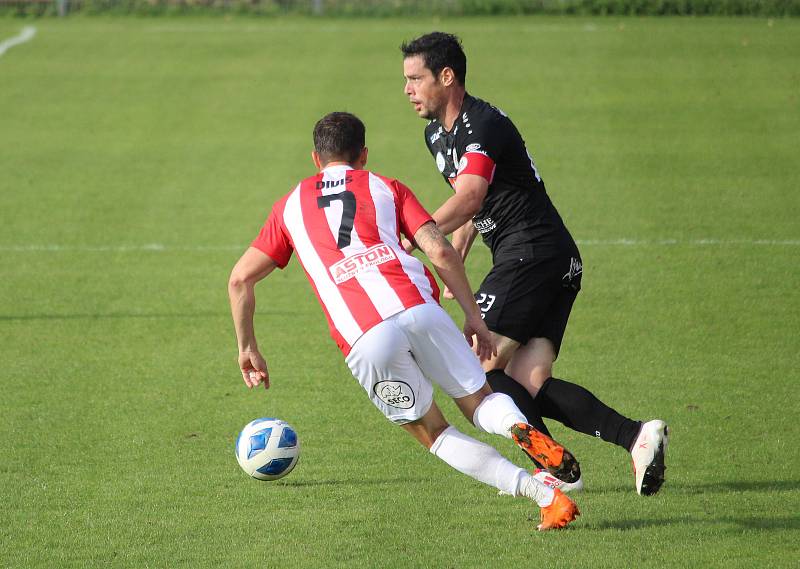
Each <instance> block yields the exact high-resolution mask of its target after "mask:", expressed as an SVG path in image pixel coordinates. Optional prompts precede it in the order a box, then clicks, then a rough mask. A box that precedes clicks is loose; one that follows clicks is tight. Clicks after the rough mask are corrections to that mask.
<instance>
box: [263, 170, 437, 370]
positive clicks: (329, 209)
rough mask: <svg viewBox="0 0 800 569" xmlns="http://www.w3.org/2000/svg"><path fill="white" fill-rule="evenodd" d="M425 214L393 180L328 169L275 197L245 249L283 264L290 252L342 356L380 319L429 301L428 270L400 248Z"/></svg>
mask: <svg viewBox="0 0 800 569" xmlns="http://www.w3.org/2000/svg"><path fill="white" fill-rule="evenodd" d="M428 221H432V218H431V216H430V215H429V214H428V212H427V211H425V208H423V207H422V205H421V204H420V203H419V201H418V200H417V198H416V197H415V196H414V194H412V193H411V190H409V189H408V188H407V187H406V186H404V185H403V184H401V183H400V182H398V181H397V180H393V179H389V178H384V177H383V176H379V175H377V174H374V173H372V172H369V171H367V170H354V169H352V168H351V167H349V166H330V167H328V168H325V169H324V170H323V171H322V172H320V173H319V174H317V175H316V176H312V177H310V178H306V179H305V180H303V181H302V182H300V183H299V184H298V185H297V187H295V189H294V190H292V191H291V192H289V193H288V194H287V195H285V196H284V197H283V198H281V199H280V200H278V202H276V203H275V205H274V206H273V208H272V212H271V213H270V215H269V218H268V219H267V221H266V223H265V224H264V227H263V228H262V229H261V232H260V233H259V235H258V237H257V238H256V239H255V240H254V241H253V243H252V246H253V247H255V248H257V249H259V250H261V251H263V252H264V253H266V254H267V255H269V257H270V258H272V259H273V260H274V261H275V262H276V263H277V264H278V266H279V267H281V268H283V267H285V266H286V265H287V263H288V262H289V259H290V258H291V256H292V252H293V251H295V252H297V257H298V259H299V260H300V264H301V265H302V266H303V269H304V270H305V272H306V275H307V276H308V279H309V281H310V282H311V285H312V287H313V288H314V292H315V293H316V295H317V298H318V299H319V302H320V304H321V305H322V309H323V310H324V312H325V316H326V317H327V319H328V326H329V327H330V331H331V336H333V339H334V340H335V341H336V344H337V345H338V346H339V348H340V349H341V350H342V352H344V354H345V355H347V354H348V353H350V349H351V348H352V346H353V344H355V342H356V340H358V339H359V338H360V337H361V335H362V334H364V333H365V332H366V331H367V330H369V329H370V328H372V327H373V326H375V325H376V324H379V323H380V322H382V321H383V320H384V319H386V318H388V317H390V316H392V315H394V314H397V313H398V312H401V311H403V310H406V309H407V308H411V307H412V306H416V305H418V304H423V303H429V302H430V303H436V302H438V298H439V288H438V286H437V285H436V281H435V280H434V278H433V276H432V275H431V274H430V271H428V269H427V268H426V267H425V265H423V264H422V263H421V262H420V261H419V259H417V258H415V257H413V256H411V255H409V254H407V253H406V252H405V251H404V250H403V247H402V246H401V245H400V234H401V233H402V234H403V235H405V236H406V237H407V238H409V239H411V238H413V235H414V233H415V232H416V231H417V229H419V228H420V227H421V226H422V225H423V224H424V223H427V222H428Z"/></svg>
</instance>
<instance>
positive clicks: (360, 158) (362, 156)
mask: <svg viewBox="0 0 800 569" xmlns="http://www.w3.org/2000/svg"><path fill="white" fill-rule="evenodd" d="M367 154H369V148H367V147H366V146H365V147H364V148H362V149H361V154H359V155H358V163H359V165H360V168H359V170H363V169H364V166H366V165H367Z"/></svg>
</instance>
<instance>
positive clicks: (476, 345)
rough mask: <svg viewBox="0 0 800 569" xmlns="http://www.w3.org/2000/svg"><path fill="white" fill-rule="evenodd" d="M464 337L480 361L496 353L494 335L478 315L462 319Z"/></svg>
mask: <svg viewBox="0 0 800 569" xmlns="http://www.w3.org/2000/svg"><path fill="white" fill-rule="evenodd" d="M473 336H474V338H473ZM464 337H465V338H466V339H467V343H468V344H469V345H470V347H471V348H472V349H473V350H474V351H475V354H476V355H477V356H478V359H479V360H480V361H482V362H483V361H486V360H488V359H491V358H492V357H493V356H496V355H497V346H496V345H495V342H494V336H492V333H491V332H490V331H489V329H488V328H487V327H486V322H484V321H483V318H481V317H480V316H473V317H468V318H467V319H466V320H465V321H464Z"/></svg>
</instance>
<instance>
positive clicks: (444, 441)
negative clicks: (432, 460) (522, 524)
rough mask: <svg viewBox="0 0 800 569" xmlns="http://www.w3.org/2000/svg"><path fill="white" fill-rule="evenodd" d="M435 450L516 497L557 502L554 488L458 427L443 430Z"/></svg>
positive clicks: (465, 471)
mask: <svg viewBox="0 0 800 569" xmlns="http://www.w3.org/2000/svg"><path fill="white" fill-rule="evenodd" d="M431 452H432V453H433V454H434V455H436V456H438V457H439V458H441V459H442V460H443V461H445V462H446V463H447V464H449V465H450V466H452V467H453V468H455V469H456V470H458V471H459V472H461V473H463V474H466V475H467V476H469V477H471V478H474V479H475V480H478V481H479V482H483V483H484V484H489V485H490V486H494V487H495V488H497V489H498V490H502V491H503V492H506V493H508V494H511V495H512V496H526V497H528V498H530V499H531V500H534V501H535V502H536V503H537V504H539V505H540V506H542V507H544V506H549V505H550V504H551V503H552V501H553V490H552V489H551V488H548V487H547V486H545V485H544V484H541V483H539V482H538V481H536V480H534V479H533V477H532V476H531V475H530V474H528V473H527V472H525V470H523V469H522V468H520V467H519V466H517V465H515V464H512V463H511V462H510V461H508V460H506V459H505V458H503V456H502V455H501V454H500V453H499V452H497V451H496V450H495V449H494V448H492V447H490V446H489V445H487V444H484V443H482V442H480V441H478V440H475V439H473V438H472V437H468V436H467V435H465V434H464V433H462V432H461V431H459V430H458V429H456V428H455V427H452V426H451V427H447V428H446V429H445V430H444V431H442V434H441V435H439V436H438V438H437V439H436V440H435V441H434V443H433V445H432V446H431Z"/></svg>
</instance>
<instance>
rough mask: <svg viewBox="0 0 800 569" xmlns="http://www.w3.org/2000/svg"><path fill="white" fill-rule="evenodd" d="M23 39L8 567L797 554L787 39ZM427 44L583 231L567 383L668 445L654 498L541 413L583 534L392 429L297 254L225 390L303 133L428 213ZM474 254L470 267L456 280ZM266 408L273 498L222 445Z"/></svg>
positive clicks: (3, 67) (11, 161)
mask: <svg viewBox="0 0 800 569" xmlns="http://www.w3.org/2000/svg"><path fill="white" fill-rule="evenodd" d="M21 25H22V24H21V23H20V22H18V21H13V20H0V40H2V39H6V38H8V37H11V36H13V35H15V34H16V33H18V31H19V29H20V27H21ZM36 25H37V27H38V30H39V33H38V35H37V36H36V38H35V39H34V40H33V41H32V42H31V43H27V44H24V45H21V46H17V47H14V48H12V49H11V50H9V51H8V52H7V53H6V54H5V55H4V56H2V57H0V109H3V111H2V117H1V118H0V125H2V133H3V141H4V142H3V149H2V152H0V172H2V175H0V212H2V213H0V216H2V224H0V271H2V277H3V285H2V287H0V336H1V337H2V342H0V361H2V362H3V366H2V370H1V371H0V382H2V385H3V395H2V398H0V469H1V470H2V472H1V476H2V484H0V498H2V504H3V506H2V509H3V518H4V519H3V523H2V524H1V525H0V566H3V567H179V566H192V567H254V566H260V567H279V568H283V567H334V566H341V567H400V566H403V567H459V568H463V567H487V566H492V567H528V566H532V565H537V566H539V565H541V566H547V567H567V566H569V567H594V568H596V567H619V566H632V565H647V566H669V567H708V566H716V567H726V568H730V567H752V566H769V567H790V566H795V564H796V561H797V558H798V554H800V548H799V547H798V543H799V542H798V538H799V537H800V532H798V516H797V510H798V507H800V488H799V486H800V475H798V467H800V464H799V463H800V461H799V460H798V453H797V450H796V447H795V444H796V440H797V439H798V435H800V429H799V428H798V426H797V422H796V418H797V413H798V390H797V385H796V384H797V380H798V373H797V369H798V364H799V363H800V362H799V361H798V356H797V346H796V336H797V331H798V329H800V298H799V297H798V292H797V281H798V276H800V273H798V270H797V265H798V262H800V245H799V242H798V239H800V232H798V226H797V220H796V216H797V212H798V210H800V199H798V196H797V193H796V190H797V188H798V186H799V185H800V175H798V169H797V148H798V145H800V138H799V137H798V132H800V104H798V86H800V83H799V81H798V77H799V76H798V73H797V69H796V62H797V60H798V58H800V42H798V40H797V38H798V32H800V22H796V21H792V20H778V21H775V22H771V23H768V22H767V21H765V20H747V19H743V20H714V19H707V20H706V19H704V20H671V19H662V20H639V19H619V20H616V19H598V20H583V19H543V18H535V19H525V18H515V19H513V20H512V19H485V20H484V19H469V20H452V21H443V22H442V21H432V20H381V21H369V20H358V21H354V22H347V21H343V20H336V21H310V20H302V19H287V20H279V21H270V22H260V21H253V20H240V21H236V20H234V21H230V22H222V21H217V20H202V19H201V20H159V21H147V20H104V19H93V20H82V19H75V20H69V21H47V22H37V24H36ZM434 28H444V29H447V30H450V31H454V32H456V33H459V34H460V35H462V37H463V39H464V41H465V45H466V48H467V53H468V56H469V62H470V69H469V75H468V86H469V88H470V91H471V92H473V93H474V94H476V95H478V96H480V97H483V98H485V99H487V100H489V101H492V102H494V103H496V104H497V105H499V106H500V107H501V108H503V109H504V110H506V111H507V112H508V113H509V114H510V115H511V117H512V118H513V119H514V120H515V122H516V124H517V126H518V127H519V128H520V130H521V131H522V133H523V135H524V136H525V137H526V140H527V142H528V145H529V148H530V149H531V152H532V153H533V154H534V156H535V157H536V161H537V166H538V167H539V170H540V172H541V173H542V175H543V177H544V179H545V181H546V182H547V185H548V189H549V192H550V193H551V195H552V197H553V199H554V200H555V203H556V205H557V207H558V208H559V209H560V211H561V212H562V215H563V216H564V217H565V219H566V221H567V223H568V225H569V227H570V228H571V229H572V231H573V234H574V235H575V237H576V238H577V239H579V240H580V241H581V242H583V246H582V252H583V256H584V261H585V276H584V291H583V292H582V294H581V296H580V299H579V301H578V303H577V305H576V308H575V311H574V313H573V319H572V322H571V324H570V327H569V329H568V332H567V337H566V340H565V345H564V349H563V351H562V355H561V359H560V360H559V363H558V365H557V374H558V375H559V376H561V377H566V378H571V379H574V380H576V381H578V382H580V383H582V384H583V385H585V386H587V387H588V388H590V389H592V390H593V391H594V392H595V393H596V394H598V395H599V396H600V397H601V398H602V399H604V400H605V401H607V402H608V403H610V404H612V405H614V406H616V407H617V408H618V409H619V410H621V411H622V412H624V413H627V414H630V415H632V416H634V417H640V418H650V417H656V416H657V417H661V418H663V419H665V420H667V421H668V422H669V424H670V425H671V427H672V441H671V444H670V450H669V454H668V466H669V470H668V482H667V484H666V485H665V487H664V489H663V491H662V493H661V494H659V495H658V496H656V497H653V498H651V499H645V498H641V497H638V496H637V495H635V494H634V492H633V485H632V474H631V469H630V463H629V459H628V457H627V456H626V455H625V453H624V452H623V451H621V450H620V449H617V448H614V447H611V446H610V445H607V444H602V443H599V442H596V441H594V440H592V439H591V438H589V437H585V436H582V435H579V434H577V433H573V432H570V431H567V430H566V429H564V428H562V427H561V426H560V425H555V424H554V425H553V430H554V434H555V435H556V436H557V437H558V438H560V439H561V440H562V441H563V442H565V444H567V445H568V446H569V447H570V448H571V449H572V450H573V451H574V452H575V453H576V455H577V456H578V457H579V458H580V460H581V462H582V465H583V469H584V476H585V481H586V483H587V487H588V491H587V492H585V493H583V494H581V495H579V496H578V497H577V500H578V503H579V504H580V507H581V509H582V511H583V514H584V515H583V516H582V517H581V518H580V520H579V521H578V522H577V523H576V524H574V527H573V529H571V530H568V531H564V532H559V533H548V534H537V533H536V532H535V531H534V530H535V525H536V519H537V518H538V512H537V509H536V508H535V507H534V506H533V505H531V504H529V503H526V502H525V501H523V500H512V499H509V498H500V497H496V496H495V493H494V491H493V490H492V489H491V488H488V487H485V486H482V485H480V484H478V483H477V482H473V481H471V480H469V479H467V478H466V477H463V476H462V475H460V474H458V473H456V472H454V471H451V470H450V469H449V468H448V467H447V466H446V465H445V464H443V463H441V462H440V461H438V460H436V459H435V458H434V457H432V456H431V455H430V454H428V453H427V452H425V451H424V450H423V449H422V448H421V447H419V446H418V444H417V443H416V442H415V441H413V440H412V439H411V438H410V437H408V436H407V435H406V434H405V433H403V432H402V431H401V430H400V429H398V428H396V427H393V426H392V425H390V424H389V423H387V422H386V421H385V420H384V419H383V417H382V416H380V415H379V414H378V413H377V412H376V411H375V410H374V409H373V408H372V407H371V406H370V404H369V403H368V401H367V399H366V397H365V396H364V394H363V393H362V392H361V391H360V388H359V387H358V385H357V384H356V383H355V381H353V380H352V379H351V377H350V375H349V373H348V371H347V369H346V367H345V365H344V363H343V362H342V361H341V357H340V355H339V353H338V352H337V350H336V348H335V346H334V345H333V342H332V341H330V340H329V339H328V337H327V332H326V328H325V324H324V320H323V318H322V316H321V313H320V310H319V308H318V307H317V305H316V303H315V300H314V299H313V297H312V296H311V293H310V288H309V286H308V285H307V284H305V280H304V277H303V275H302V273H301V271H300V269H299V268H298V266H297V265H296V262H295V261H293V263H292V265H291V268H289V269H288V270H287V271H284V272H280V273H276V274H275V275H274V276H273V277H270V279H268V281H267V282H266V283H264V284H262V285H260V286H259V289H258V296H259V309H258V315H257V328H258V331H259V336H260V340H261V347H262V349H263V352H264V353H265V355H266V356H267V358H268V361H269V362H270V363H271V373H272V379H273V383H274V385H273V387H272V388H271V389H270V390H269V391H268V392H264V391H263V390H259V391H256V392H248V391H247V390H246V389H245V388H244V387H243V385H242V383H241V379H240V377H239V374H238V371H237V369H236V365H235V355H236V354H235V343H234V339H233V332H232V326H231V323H230V317H229V315H228V309H227V299H226V293H225V284H226V278H227V275H228V272H229V270H230V268H231V266H232V264H233V263H234V261H235V260H236V259H237V257H238V255H239V254H240V253H241V251H242V250H243V248H244V247H245V246H246V244H247V243H248V242H249V240H250V239H251V238H252V237H253V236H254V235H255V233H256V232H257V231H258V229H259V226H260V224H261V223H262V221H263V219H264V218H265V216H266V214H267V212H268V210H269V207H270V205H271V203H272V202H273V201H274V200H275V199H276V198H277V197H279V196H280V195H281V194H283V193H284V192H286V191H288V189H289V188H290V187H291V186H292V185H293V184H294V183H296V181H297V180H298V179H299V178H300V177H302V176H305V175H309V174H311V173H312V167H311V162H310V159H309V157H308V154H309V151H310V140H311V137H310V131H311V128H312V126H313V124H314V122H315V121H316V119H317V118H319V117H320V116H321V115H322V114H324V113H326V112H328V111H331V110H339V109H346V110H349V111H352V112H355V113H357V114H359V115H360V116H361V117H362V118H363V119H364V120H365V122H366V124H367V127H368V133H367V135H368V144H369V146H370V149H371V153H370V157H371V163H370V166H371V167H372V168H373V169H374V170H376V171H378V172H381V173H384V174H386V175H390V176H396V177H399V178H401V179H403V180H404V181H406V182H407V183H408V184H409V185H411V187H413V188H415V189H416V191H417V192H418V194H419V195H420V197H421V198H422V200H423V201H424V202H425V203H426V204H427V205H428V206H430V207H431V208H434V207H435V206H436V205H438V204H439V203H440V202H441V201H442V200H443V199H444V198H445V197H446V196H447V195H448V194H449V192H448V191H446V189H445V187H444V184H443V182H442V181H441V179H440V178H439V176H438V173H437V172H436V170H435V167H434V165H433V162H432V160H431V159H430V157H429V156H428V155H427V151H426V149H425V147H424V144H423V142H422V128H423V126H424V123H423V122H422V121H420V120H419V119H417V118H416V117H415V116H414V115H413V112H412V110H411V109H410V108H409V105H408V104H407V103H406V101H405V99H404V96H403V94H402V87H403V81H402V76H401V65H400V54H399V51H398V50H397V46H398V44H399V43H400V42H401V40H403V39H408V38H410V37H412V36H414V35H416V34H418V33H421V32H424V31H428V30H430V29H434ZM618 239H629V240H632V242H631V243H628V244H621V243H615V240H618ZM670 239H674V240H676V242H674V243H670V242H663V240H670ZM703 239H716V240H719V242H715V243H704V242H703V241H702V240H703ZM761 240H765V241H768V243H760V242H759V241H761ZM149 244H152V245H153V246H152V248H151V249H147V246H148V245H149ZM128 246H130V247H131V249H125V247H128ZM488 267H489V256H488V252H487V250H486V249H485V248H484V247H482V246H476V249H475V251H474V252H473V254H472V256H471V257H470V259H469V262H468V270H469V274H470V276H471V278H472V282H473V284H475V285H476V284H477V283H478V282H479V281H480V278H481V277H482V275H483V274H484V273H485V271H486V270H487V269H488ZM448 309H449V310H451V312H452V313H453V314H455V311H454V310H453V307H452V306H450V305H448ZM440 395H441V394H440ZM439 402H440V404H442V406H443V408H444V409H445V412H446V415H447V416H448V417H449V418H450V419H451V420H452V421H453V422H454V424H456V425H457V426H458V427H459V428H461V429H463V430H464V431H466V432H468V433H470V434H473V435H474V434H475V433H476V431H475V430H474V429H473V428H471V427H470V426H469V425H468V424H467V423H466V421H465V420H464V419H463V418H462V417H460V416H458V414H457V412H456V409H455V407H454V406H453V405H452V404H451V403H449V402H447V401H446V400H445V399H443V398H442V397H441V396H440V397H439ZM258 416H277V417H280V418H283V419H286V420H288V421H290V422H291V423H292V424H293V425H294V426H295V427H296V428H297V430H298V432H299V435H300V438H301V441H302V445H303V452H302V456H301V459H300V462H299V464H298V466H297V468H296V469H295V471H294V472H293V473H292V474H291V475H290V476H289V477H288V478H286V479H284V480H282V481H279V482H273V483H258V482H255V481H251V480H249V479H248V478H246V477H245V475H244V474H243V473H242V472H241V471H240V470H239V467H238V466H237V464H236V460H235V458H234V456H233V442H234V440H235V437H236V435H237V433H238V430H239V429H240V428H241V427H242V426H243V425H244V424H245V423H247V422H248V421H250V420H251V419H253V418H255V417H258ZM479 437H480V438H481V439H483V440H486V441H490V442H491V443H492V444H494V445H495V446H497V447H498V448H499V449H501V451H503V452H504V453H505V454H506V455H507V456H511V457H513V459H514V460H515V461H516V462H517V463H518V464H520V465H525V464H526V462H525V460H524V459H523V458H522V456H521V455H520V453H518V452H516V451H515V450H514V449H513V448H512V444H511V443H510V442H508V441H503V440H499V439H496V438H490V437H487V436H480V435H479ZM792 559H794V560H795V561H792Z"/></svg>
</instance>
